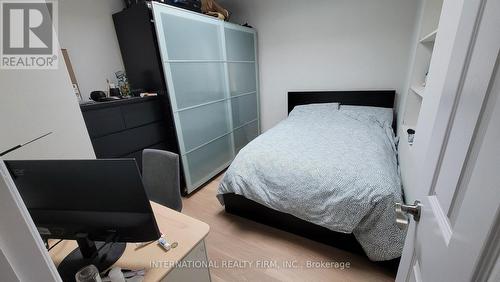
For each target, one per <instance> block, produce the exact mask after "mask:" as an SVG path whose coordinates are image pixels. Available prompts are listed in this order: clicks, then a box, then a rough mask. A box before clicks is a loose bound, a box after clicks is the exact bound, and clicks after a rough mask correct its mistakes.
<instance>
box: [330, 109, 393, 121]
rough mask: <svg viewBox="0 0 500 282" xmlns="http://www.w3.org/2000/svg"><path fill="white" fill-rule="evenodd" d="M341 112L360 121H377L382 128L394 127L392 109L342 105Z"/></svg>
mask: <svg viewBox="0 0 500 282" xmlns="http://www.w3.org/2000/svg"><path fill="white" fill-rule="evenodd" d="M339 111H340V112H341V113H345V114H348V115H349V116H351V117H353V118H356V119H358V120H372V121H377V122H378V123H380V124H381V125H382V126H384V125H388V126H392V120H393V117H394V113H393V109H392V108H380V107H366V106H344V105H341V106H340V109H339Z"/></svg>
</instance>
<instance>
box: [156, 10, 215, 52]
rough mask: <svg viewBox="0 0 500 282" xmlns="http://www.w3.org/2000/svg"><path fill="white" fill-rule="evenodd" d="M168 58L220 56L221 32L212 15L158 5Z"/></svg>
mask: <svg viewBox="0 0 500 282" xmlns="http://www.w3.org/2000/svg"><path fill="white" fill-rule="evenodd" d="M162 9H165V11H166V12H168V13H161V16H160V17H161V22H162V31H163V35H164V37H165V44H166V48H167V50H168V60H222V58H223V54H222V40H221V39H222V34H221V30H220V23H219V22H218V21H217V20H215V19H210V18H205V17H200V16H198V15H192V14H190V13H186V12H183V11H178V10H176V9H172V8H168V7H162Z"/></svg>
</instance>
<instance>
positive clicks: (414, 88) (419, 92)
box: [410, 85, 425, 99]
mask: <svg viewBox="0 0 500 282" xmlns="http://www.w3.org/2000/svg"><path fill="white" fill-rule="evenodd" d="M410 89H411V91H413V93H415V94H417V95H418V96H420V97H421V98H422V99H423V98H424V93H425V87H423V86H415V85H414V86H412V87H411V88H410Z"/></svg>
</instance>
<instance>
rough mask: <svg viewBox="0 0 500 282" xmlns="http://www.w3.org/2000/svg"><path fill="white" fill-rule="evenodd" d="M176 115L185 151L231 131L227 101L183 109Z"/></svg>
mask: <svg viewBox="0 0 500 282" xmlns="http://www.w3.org/2000/svg"><path fill="white" fill-rule="evenodd" d="M178 115H179V121H180V124H181V126H182V137H183V139H184V147H185V150H186V152H189V151H191V150H193V149H195V148H196V147H199V146H201V145H204V144H206V143H208V142H211V141H213V140H214V139H216V138H218V137H221V136H222V135H224V134H227V133H229V132H230V131H231V128H230V126H229V124H230V123H229V113H228V110H227V101H222V102H217V103H213V104H209V105H205V106H200V107H196V108H193V109H189V110H184V111H181V112H179V113H178Z"/></svg>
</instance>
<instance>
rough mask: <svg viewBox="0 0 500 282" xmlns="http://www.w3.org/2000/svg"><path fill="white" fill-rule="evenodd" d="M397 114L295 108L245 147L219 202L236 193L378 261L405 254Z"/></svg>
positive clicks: (346, 108)
mask: <svg viewBox="0 0 500 282" xmlns="http://www.w3.org/2000/svg"><path fill="white" fill-rule="evenodd" d="M391 124H392V109H383V108H374V107H354V106H352V107H349V106H342V107H340V108H339V106H338V104H321V105H305V106H297V107H295V109H294V110H293V111H292V112H291V113H290V115H289V117H288V118H287V119H285V120H284V121H282V122H280V123H279V124H278V125H276V126H275V127H274V128H272V129H270V130H268V131H267V132H265V133H264V134H262V135H260V136H259V137H257V138H256V139H255V140H253V141H252V142H250V143H249V144H248V145H247V146H246V147H244V148H243V149H242V150H241V151H240V152H239V153H238V155H237V156H236V158H235V160H234V161H233V163H232V164H231V166H230V167H229V168H228V170H227V171H226V173H225V175H224V177H223V179H222V181H221V182H220V185H219V187H218V192H217V197H218V199H219V201H220V202H221V204H224V203H223V197H222V195H223V194H225V193H235V194H238V195H242V196H244V197H245V198H247V199H249V200H253V201H255V202H258V203H260V204H262V205H265V206H267V207H270V208H272V209H275V210H278V211H280V212H285V213H288V214H291V215H293V216H296V217H298V218H300V219H303V220H306V221H309V222H312V223H314V224H317V225H320V226H323V227H326V228H328V229H330V230H333V231H336V232H343V233H352V234H354V236H355V237H356V239H357V240H358V241H359V243H360V244H361V246H362V247H363V249H364V251H365V252H366V254H367V256H368V257H369V258H370V259H371V260H373V261H383V260H390V259H394V258H397V257H400V256H401V253H402V249H403V244H404V237H405V232H404V231H402V230H400V229H399V228H398V227H397V225H396V214H395V210H394V206H395V203H396V202H401V201H402V192H401V182H400V176H399V174H398V166H397V158H396V147H395V137H394V133H393V131H392V128H391Z"/></svg>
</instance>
